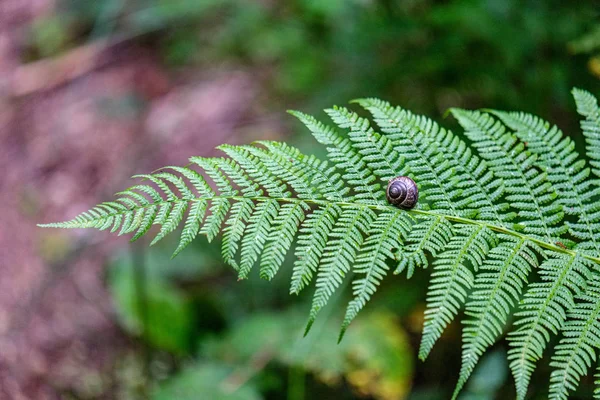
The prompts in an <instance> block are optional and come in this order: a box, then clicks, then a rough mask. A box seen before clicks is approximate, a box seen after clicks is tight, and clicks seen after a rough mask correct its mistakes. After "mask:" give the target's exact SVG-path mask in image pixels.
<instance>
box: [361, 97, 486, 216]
mask: <svg viewBox="0 0 600 400" xmlns="http://www.w3.org/2000/svg"><path fill="white" fill-rule="evenodd" d="M356 102H357V103H358V104H360V105H361V106H362V107H364V108H365V109H366V110H368V111H369V112H370V113H371V114H372V115H373V118H374V120H375V122H377V124H378V125H379V127H380V128H381V130H382V131H383V132H384V133H386V134H387V135H386V136H387V137H388V138H389V140H390V141H391V143H392V144H393V146H394V148H395V150H396V151H397V152H398V153H400V154H402V155H403V156H404V157H405V160H406V163H407V165H408V169H409V170H410V174H411V177H412V178H413V180H414V181H415V182H417V184H418V185H419V194H420V196H421V197H422V199H423V200H424V201H428V202H430V203H431V207H432V208H433V209H435V210H439V211H440V212H442V213H448V214H450V215H456V216H473V215H474V214H476V210H475V209H474V208H472V207H470V203H471V201H470V199H469V198H465V197H464V196H463V189H462V188H461V187H460V186H461V185H460V181H461V178H460V177H457V176H456V175H455V170H454V167H455V164H456V163H455V162H454V160H453V159H449V158H446V157H445V156H444V154H442V153H441V152H440V151H438V149H437V147H436V145H435V143H434V142H433V140H431V138H429V137H428V136H426V135H419V134H418V131H417V130H416V129H414V127H412V126H410V125H406V126H405V125H404V124H401V123H400V124H399V123H398V121H402V120H403V118H404V116H403V115H402V114H403V110H398V109H393V108H392V107H390V105H389V104H388V103H385V102H382V101H380V100H377V99H360V100H356ZM399 175H400V174H399Z"/></svg>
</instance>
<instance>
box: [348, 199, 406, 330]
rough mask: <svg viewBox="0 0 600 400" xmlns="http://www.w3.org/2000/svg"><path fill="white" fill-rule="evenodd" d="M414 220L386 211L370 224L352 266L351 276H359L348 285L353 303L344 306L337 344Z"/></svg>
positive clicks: (399, 213)
mask: <svg viewBox="0 0 600 400" xmlns="http://www.w3.org/2000/svg"><path fill="white" fill-rule="evenodd" d="M413 223H414V218H413V217H412V216H411V215H410V214H408V213H406V212H404V211H401V210H396V211H386V212H382V213H381V214H379V216H378V217H377V219H376V220H375V221H373V223H372V224H371V227H370V228H369V232H368V233H367V239H366V240H365V242H364V244H363V246H362V248H361V249H360V254H359V256H358V257H357V259H356V262H355V264H354V273H355V274H356V275H361V276H362V277H361V278H357V279H355V280H354V281H353V282H352V289H353V294H354V299H353V300H352V301H350V303H349V304H348V308H347V309H346V315H345V316H344V322H343V323H342V329H341V331H340V336H339V338H338V342H339V341H341V340H342V338H343V336H344V333H345V332H346V329H348V326H349V325H350V322H352V320H353V319H354V318H355V317H356V315H357V314H358V312H359V311H360V310H361V309H362V308H363V307H364V306H365V304H366V303H367V302H368V301H369V299H370V298H371V296H372V295H373V294H374V293H375V291H377V286H378V285H379V282H380V281H381V280H382V279H383V277H384V276H385V275H387V271H388V270H389V267H388V265H387V260H388V259H390V258H392V257H393V256H394V250H396V246H398V238H402V237H406V235H407V233H408V232H409V231H410V229H411V226H412V225H413Z"/></svg>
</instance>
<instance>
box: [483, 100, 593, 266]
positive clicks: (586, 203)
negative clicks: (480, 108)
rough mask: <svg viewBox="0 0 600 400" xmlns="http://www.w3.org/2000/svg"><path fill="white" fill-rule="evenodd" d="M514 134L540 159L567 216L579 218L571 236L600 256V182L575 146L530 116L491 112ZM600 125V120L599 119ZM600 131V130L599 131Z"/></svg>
mask: <svg viewBox="0 0 600 400" xmlns="http://www.w3.org/2000/svg"><path fill="white" fill-rule="evenodd" d="M492 113H493V114H495V115H497V116H498V117H499V118H500V119H501V120H502V121H503V122H504V123H505V124H506V125H507V126H508V127H510V128H511V129H513V130H514V131H515V134H516V135H517V137H519V139H521V141H523V143H526V144H527V149H528V150H530V151H532V152H533V153H535V154H536V155H537V156H538V162H539V163H540V165H541V166H542V167H543V168H544V170H545V171H546V173H547V174H548V180H549V181H550V182H552V184H553V185H554V188H555V189H556V191H557V193H558V194H559V197H558V198H557V202H559V203H560V204H562V205H563V209H564V211H565V212H566V213H567V214H571V215H576V216H577V217H578V218H577V222H575V223H568V222H567V225H568V227H569V232H570V233H571V234H572V235H573V236H575V237H577V238H579V239H582V240H584V241H585V243H581V244H580V247H581V246H583V247H585V248H587V249H589V250H591V253H592V254H595V255H599V254H600V213H598V212H597V211H599V209H600V205H598V201H597V199H598V196H599V195H600V181H599V180H597V179H595V180H592V179H588V177H589V175H590V170H589V168H586V165H585V160H582V159H581V158H580V156H579V154H578V153H577V151H576V150H575V143H574V142H573V141H572V140H571V138H569V137H565V136H564V135H563V133H562V131H561V130H560V129H558V128H557V127H556V126H551V125H550V124H549V123H548V122H546V121H544V120H542V119H541V118H538V117H536V116H534V115H531V114H525V113H519V112H511V113H508V112H502V111H492ZM599 121H600V119H599ZM599 131H600V129H599Z"/></svg>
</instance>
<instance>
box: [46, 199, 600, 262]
mask: <svg viewBox="0 0 600 400" xmlns="http://www.w3.org/2000/svg"><path fill="white" fill-rule="evenodd" d="M203 198H204V199H206V200H214V199H223V200H233V201H243V200H253V201H268V200H276V201H278V202H280V203H300V202H304V203H307V204H315V205H320V206H322V205H327V204H336V205H338V206H340V207H344V206H349V207H365V206H366V207H368V208H370V209H371V210H377V211H389V210H390V208H392V206H390V205H387V204H383V203H380V204H377V203H362V202H359V203H356V202H355V203H352V202H344V201H338V200H319V199H299V198H292V197H269V196H212V197H203ZM191 200H197V199H176V200H165V201H164V202H156V203H151V204H147V205H143V206H139V207H137V208H130V209H127V210H122V211H119V212H117V213H111V214H106V215H103V216H101V217H98V219H104V218H109V217H115V216H118V215H124V214H127V213H131V211H134V210H138V209H143V208H148V207H154V206H160V205H161V204H163V203H178V202H184V201H185V202H188V201H191ZM393 209H395V208H393ZM405 212H407V213H409V214H416V215H427V216H430V217H442V218H445V219H446V220H448V221H451V222H457V223H461V224H468V225H476V226H483V227H486V228H488V229H490V230H492V231H494V232H499V233H504V234H507V235H511V236H514V237H517V238H519V239H523V240H526V241H529V242H531V243H535V244H536V245H538V246H540V247H541V248H544V249H548V250H552V251H555V252H557V253H563V254H568V255H569V256H571V257H575V256H576V255H577V254H580V252H578V251H576V250H570V249H565V248H563V247H560V246H558V245H556V244H554V243H548V242H545V241H543V240H541V239H539V238H536V237H533V236H529V235H525V234H522V233H519V232H517V231H514V230H511V229H508V228H506V227H503V226H500V225H495V224H492V223H490V222H486V221H479V220H475V219H470V218H464V217H459V216H455V215H447V214H440V213H437V212H433V211H427V210H422V209H412V210H405ZM38 226H39V227H42V228H69V227H70V226H67V225H65V224H61V223H58V224H38ZM581 257H583V258H585V259H588V260H590V261H593V262H595V263H596V264H599V265H600V257H594V256H592V255H589V254H585V253H584V254H581Z"/></svg>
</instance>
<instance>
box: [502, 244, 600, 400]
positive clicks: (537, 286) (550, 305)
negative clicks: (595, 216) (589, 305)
mask: <svg viewBox="0 0 600 400" xmlns="http://www.w3.org/2000/svg"><path fill="white" fill-rule="evenodd" d="M547 255H548V256H549V258H548V259H547V260H546V261H544V262H543V263H542V264H541V265H540V269H539V274H540V276H541V278H542V282H540V283H532V284H530V285H529V288H528V290H527V293H526V294H525V298H524V301H523V303H522V305H521V307H520V311H519V312H518V313H516V316H517V317H520V318H519V319H518V320H517V321H516V322H515V326H518V329H517V330H514V331H512V332H511V333H510V335H509V342H510V345H511V349H510V350H509V352H508V359H509V361H510V368H511V370H512V372H513V375H514V377H515V381H516V385H517V398H518V399H524V398H525V395H526V393H527V387H528V386H529V379H530V378H531V374H532V373H533V370H534V368H535V362H536V361H537V360H539V359H540V358H542V353H543V351H544V348H545V347H546V344H547V343H548V341H549V338H550V334H551V333H552V334H557V333H558V331H559V329H560V327H561V326H563V324H564V322H565V320H566V317H567V312H568V311H569V310H571V309H572V308H573V307H574V306H575V302H574V296H577V295H579V294H580V293H581V292H582V291H583V290H584V289H585V287H586V282H587V281H588V280H590V278H591V271H590V265H589V264H588V263H587V262H586V260H585V259H583V258H581V257H580V256H578V255H575V256H571V255H563V254H556V253H548V254H547Z"/></svg>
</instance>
